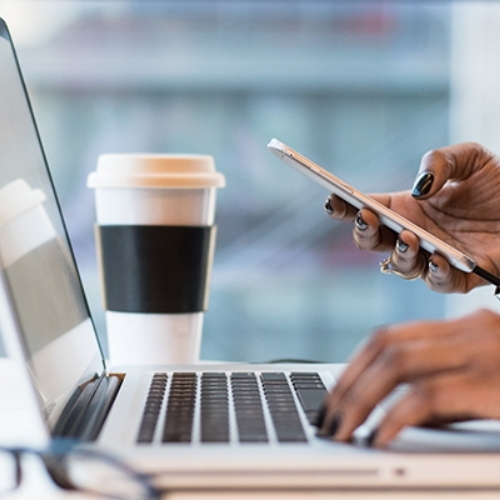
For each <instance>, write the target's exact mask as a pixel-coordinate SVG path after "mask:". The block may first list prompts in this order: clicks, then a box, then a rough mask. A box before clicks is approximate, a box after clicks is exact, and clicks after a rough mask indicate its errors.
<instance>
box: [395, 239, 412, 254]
mask: <svg viewBox="0 0 500 500" xmlns="http://www.w3.org/2000/svg"><path fill="white" fill-rule="evenodd" d="M396 248H397V249H398V252H400V253H405V252H406V250H408V248H410V246H409V245H407V244H406V243H403V242H402V241H401V240H399V239H398V241H396Z"/></svg>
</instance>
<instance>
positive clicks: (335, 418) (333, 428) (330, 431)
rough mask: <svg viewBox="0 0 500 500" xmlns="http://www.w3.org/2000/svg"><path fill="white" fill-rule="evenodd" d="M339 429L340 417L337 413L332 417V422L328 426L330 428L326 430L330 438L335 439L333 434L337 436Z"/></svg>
mask: <svg viewBox="0 0 500 500" xmlns="http://www.w3.org/2000/svg"><path fill="white" fill-rule="evenodd" d="M339 427H340V415H339V414H338V413H336V414H335V415H334V416H333V420H332V422H331V424H330V427H329V428H328V434H329V435H330V436H331V437H335V434H337V431H338V430H339Z"/></svg>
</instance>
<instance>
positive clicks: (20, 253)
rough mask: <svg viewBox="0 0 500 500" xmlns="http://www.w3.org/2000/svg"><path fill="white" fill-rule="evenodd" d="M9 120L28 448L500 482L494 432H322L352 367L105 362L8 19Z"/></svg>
mask: <svg viewBox="0 0 500 500" xmlns="http://www.w3.org/2000/svg"><path fill="white" fill-rule="evenodd" d="M0 117H1V118H2V120H1V122H0V260H1V263H2V265H1V270H0V330H1V333H2V338H3V340H4V343H5V346H6V349H7V352H8V355H9V357H10V360H11V361H12V360H13V365H12V366H13V367H15V369H16V374H17V375H18V376H19V380H20V381H21V382H20V390H19V393H18V396H19V395H20V397H21V398H23V399H24V400H25V401H24V402H25V403H26V404H25V405H20V406H19V407H18V408H23V410H22V411H23V415H24V416H25V417H29V420H31V427H30V429H31V430H32V431H33V430H34V434H35V437H30V442H32V443H36V444H40V443H43V442H48V441H49V440H50V439H52V438H54V437H60V436H63V437H72V438H76V439H80V440H82V441H84V442H85V443H86V445H88V446H92V447H94V446H95V447H98V448H103V449H106V450H107V451H112V452H114V453H116V454H117V455H119V456H120V457H122V458H123V459H125V460H127V461H129V462H130V464H131V465H133V466H134V467H136V468H137V469H138V470H141V471H145V472H149V473H156V474H157V475H158V478H159V483H160V484H161V485H162V486H164V487H166V488H179V489H198V488H200V489H204V490H207V489H209V488H214V489H221V488H260V489H262V488H272V489H290V488H307V489H308V490H311V489H315V488H318V489H324V488H334V487H339V488H367V487H370V488H377V487H380V488H392V487H395V488H396V487H397V488H401V487H416V486H418V487H422V486H426V487H447V486H453V487H457V486H467V487H475V486H478V487H484V486H491V487H497V486H498V487H500V474H498V470H500V455H499V454H497V453H496V452H498V451H500V432H499V431H498V429H496V428H495V429H480V430H471V431H465V430H463V429H462V430H459V431H449V432H438V431H425V430H421V429H409V430H408V431H405V432H404V433H403V435H404V436H403V438H401V439H400V440H399V441H398V442H397V443H399V445H398V446H399V448H397V446H395V449H394V450H387V451H380V450H374V449H369V448H367V447H364V446H361V445H357V444H340V443H335V442H332V441H331V440H328V439H324V438H320V437H317V436H316V428H315V426H314V425H313V423H314V420H315V418H316V416H317V410H318V407H319V405H320V403H321V401H322V400H323V398H324V397H325V394H326V392H327V391H328V390H330V389H331V387H332V386H333V385H334V384H335V380H336V378H337V377H338V375H339V374H340V372H341V370H342V368H343V367H342V365H335V364H262V365H253V364H248V363H241V364H235V363H231V364H224V363H206V364H204V363H200V364H196V365H192V366H131V367H127V366H111V367H108V366H106V363H105V360H104V357H103V354H102V351H101V348H100V345H99V342H98V339H97V336H96V333H95V330H94V326H93V323H92V319H91V317H90V314H89V309H88V307H87V302H86V299H85V294H84V291H83V288H82V286H81V282H80V278H79V275H78V271H77V268H76V265H75V262H74V258H73V255H72V250H71V246H70V243H69V240H68V237H67V233H66V230H65V225H64V220H63V217H62V214H61V211H60V208H59V205H58V201H57V196H56V193H55V190H54V187H53V183H52V180H51V177H50V173H49V170H48V167H47V162H46V159H45V157H44V153H43V149H42V146H41V142H40V138H39V135H38V132H37V128H36V125H35V121H34V117H33V113H32V111H31V108H30V104H29V101H28V97H27V93H26V89H25V87H24V83H23V79H22V76H21V73H20V70H19V66H18V63H17V58H16V55H15V52H14V48H13V46H12V43H11V38H10V35H9V32H8V29H7V26H6V25H5V22H4V21H3V20H0ZM4 382H5V381H4ZM4 385H5V384H4ZM1 408H3V410H6V408H5V405H4V406H3V407H0V410H1ZM3 410H2V411H3ZM382 412H383V409H382V408H379V409H377V411H375V412H374V414H373V415H372V416H371V417H370V418H372V419H375V420H376V419H377V418H379V415H378V416H377V413H378V414H380V413H382ZM18 414H19V412H18ZM0 418H2V417H1V416H0ZM5 422H6V420H5V419H3V420H2V423H5ZM365 430H366V429H365ZM360 433H361V431H360ZM396 448H397V449H396ZM457 451H461V452H463V453H457Z"/></svg>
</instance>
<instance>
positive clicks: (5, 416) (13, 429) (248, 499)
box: [0, 358, 500, 500]
mask: <svg viewBox="0 0 500 500" xmlns="http://www.w3.org/2000/svg"><path fill="white" fill-rule="evenodd" d="M17 393H18V392H17V387H16V379H15V370H13V369H12V366H11V362H10V361H9V360H8V359H6V358H0V412H1V413H0V415H1V420H0V443H6V444H9V443H11V442H12V439H14V440H15V439H16V438H17V436H23V438H24V439H25V440H26V438H29V436H30V419H29V418H27V415H26V412H27V408H26V406H25V405H23V402H22V401H20V400H19V401H18V402H17V403H16V401H14V403H15V404H9V407H8V408H7V407H6V404H5V403H6V402H7V401H10V402H12V401H13V395H15V394H17ZM6 410H8V411H6ZM31 431H33V432H34V429H31ZM25 465H26V467H24V468H23V474H24V478H25V481H23V484H22V487H21V488H20V489H18V490H16V491H15V492H13V493H12V494H9V495H7V496H2V499H5V500H11V499H12V500H14V499H16V500H27V499H30V500H32V499H35V498H36V499H37V500H45V499H51V500H59V499H60V500H66V499H68V500H73V499H74V500H85V499H87V498H88V499H90V498H92V499H96V498H97V497H95V496H92V497H88V496H85V495H82V494H80V493H74V492H65V491H62V490H60V489H58V488H57V487H56V486H55V485H54V484H53V483H52V481H51V480H50V478H49V477H48V476H47V473H46V471H45V468H44V466H43V465H42V464H41V463H40V462H39V460H38V458H37V457H34V456H33V457H27V458H26V462H25ZM0 474H1V471H0ZM499 474H500V471H499ZM164 498H166V499H170V500H230V499H231V500H232V499H241V500H299V499H300V500H302V499H306V498H307V499H313V500H323V499H324V500H326V499H332V498H335V499H336V500H337V499H338V500H368V499H369V500H414V499H415V500H421V499H424V498H425V500H465V499H467V500H472V499H474V500H493V499H495V500H498V499H499V498H500V491H496V492H495V491H459V490H457V491H449V492H431V491H421V492H418V491H413V492H409V491H406V492H403V491H383V492H366V491H365V492H355V491H333V490H332V491H314V492H313V491H303V490H300V491H299V490H297V491H286V492H285V491H273V492H270V491H227V492H224V491H214V492H206V493H200V492H172V493H169V494H166V495H165V497H164Z"/></svg>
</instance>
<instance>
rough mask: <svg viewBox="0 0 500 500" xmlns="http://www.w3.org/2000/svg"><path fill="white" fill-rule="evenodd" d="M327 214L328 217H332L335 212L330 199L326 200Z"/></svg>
mask: <svg viewBox="0 0 500 500" xmlns="http://www.w3.org/2000/svg"><path fill="white" fill-rule="evenodd" d="M325 212H326V213H327V214H328V215H332V214H333V212H334V210H333V207H332V205H331V203H330V198H327V199H326V202H325Z"/></svg>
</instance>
